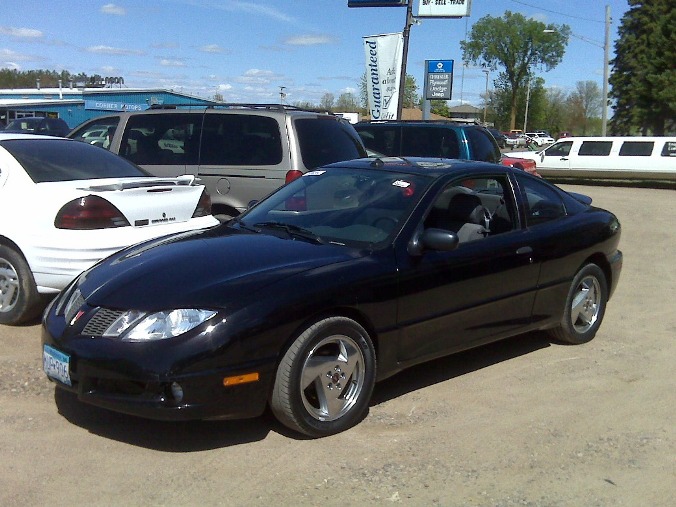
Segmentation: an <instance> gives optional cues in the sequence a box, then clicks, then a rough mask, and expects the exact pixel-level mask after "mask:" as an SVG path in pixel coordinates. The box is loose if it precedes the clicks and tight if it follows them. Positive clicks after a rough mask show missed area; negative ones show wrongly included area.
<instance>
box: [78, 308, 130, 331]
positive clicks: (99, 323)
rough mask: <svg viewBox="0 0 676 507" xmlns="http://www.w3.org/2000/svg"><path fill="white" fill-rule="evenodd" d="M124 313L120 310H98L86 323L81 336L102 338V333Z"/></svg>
mask: <svg viewBox="0 0 676 507" xmlns="http://www.w3.org/2000/svg"><path fill="white" fill-rule="evenodd" d="M123 313H124V312H123V311H122V310H109V309H107V308H99V309H98V310H97V312H96V314H94V316H93V317H92V318H91V319H90V320H89V322H87V325H86V326H85V328H84V329H83V330H82V334H84V335H88V336H103V333H104V332H105V331H106V329H108V328H109V327H110V325H111V324H112V323H113V322H115V321H116V320H117V319H118V318H119V317H120V316H121V315H122V314H123Z"/></svg>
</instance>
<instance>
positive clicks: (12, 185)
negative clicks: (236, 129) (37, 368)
mask: <svg viewBox="0 0 676 507" xmlns="http://www.w3.org/2000/svg"><path fill="white" fill-rule="evenodd" d="M218 223H219V222H218V220H217V219H216V218H215V217H214V216H213V215H211V200H210V198H209V195H208V193H207V192H206V190H205V188H204V186H203V185H199V184H196V182H195V177H194V176H179V177H178V178H156V177H153V176H150V175H148V173H147V172H145V171H144V170H143V169H141V168H139V167H137V166H135V165H134V164H132V163H131V162H129V161H127V160H125V159H123V158H122V157H118V156H117V155H114V154H113V153H110V152H109V151H107V150H104V149H102V148H98V147H96V146H92V145H90V144H87V143H81V142H77V141H73V140H70V139H63V138H54V137H47V136H36V135H29V134H0V324H20V323H24V322H27V321H30V320H32V319H34V318H36V317H37V316H38V315H39V313H40V312H41V311H42V309H43V307H44V301H43V295H48V294H55V293H57V292H58V291H60V290H61V289H63V288H64V287H65V286H66V285H67V284H68V283H69V282H70V281H71V280H72V279H73V278H75V276H77V275H78V274H79V273H81V272H82V271H84V270H85V269H87V268H89V267H91V266H92V265H94V264H95V263H96V262H98V261H99V260H101V259H102V258H104V257H107V256H108V255H110V254H112V253H114V252H116V251H118V250H121V249H122V248H124V247H126V246H129V245H131V244H133V243H137V242H139V241H144V240H147V239H152V238H156V237H159V236H163V235H165V234H170V233H175V232H183V231H188V230H192V229H198V228H206V227H211V226H214V225H216V224H218ZM177 269H180V268H179V267H177Z"/></svg>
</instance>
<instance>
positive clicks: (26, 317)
mask: <svg viewBox="0 0 676 507" xmlns="http://www.w3.org/2000/svg"><path fill="white" fill-rule="evenodd" d="M40 305H41V300H40V295H39V294H38V290H37V287H36V286H35V280H34V279H33V274H32V273H31V271H30V268H29V267H28V264H27V263H26V261H25V260H24V258H23V257H22V256H21V254H19V253H17V252H16V251H14V250H13V249H11V248H9V247H7V246H5V245H0V324H10V325H17V324H23V323H25V322H28V321H30V320H32V319H34V318H35V317H37V316H38V314H39V313H40V310H41V306H40Z"/></svg>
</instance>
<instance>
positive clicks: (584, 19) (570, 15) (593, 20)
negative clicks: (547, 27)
mask: <svg viewBox="0 0 676 507" xmlns="http://www.w3.org/2000/svg"><path fill="white" fill-rule="evenodd" d="M512 2H514V3H517V4H521V5H525V6H527V7H532V8H533V9H539V10H541V11H545V12H550V13H552V14H558V15H559V16H567V17H569V18H574V19H581V20H583V21H591V22H592V23H602V24H603V23H605V21H601V20H598V19H590V18H583V17H581V16H573V15H572V14H566V13H563V12H558V11H551V10H549V9H543V8H542V7H540V6H539V5H531V4H529V3H526V2H521V1H520V0H512Z"/></svg>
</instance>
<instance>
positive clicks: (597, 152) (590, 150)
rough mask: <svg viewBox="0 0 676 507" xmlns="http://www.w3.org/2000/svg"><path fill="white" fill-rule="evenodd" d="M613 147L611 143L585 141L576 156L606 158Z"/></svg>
mask: <svg viewBox="0 0 676 507" xmlns="http://www.w3.org/2000/svg"><path fill="white" fill-rule="evenodd" d="M612 147H613V142H612V141H585V142H583V143H582V146H580V151H579V152H578V154H579V155H580V156H587V157H607V156H608V155H610V149H611V148H612Z"/></svg>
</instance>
